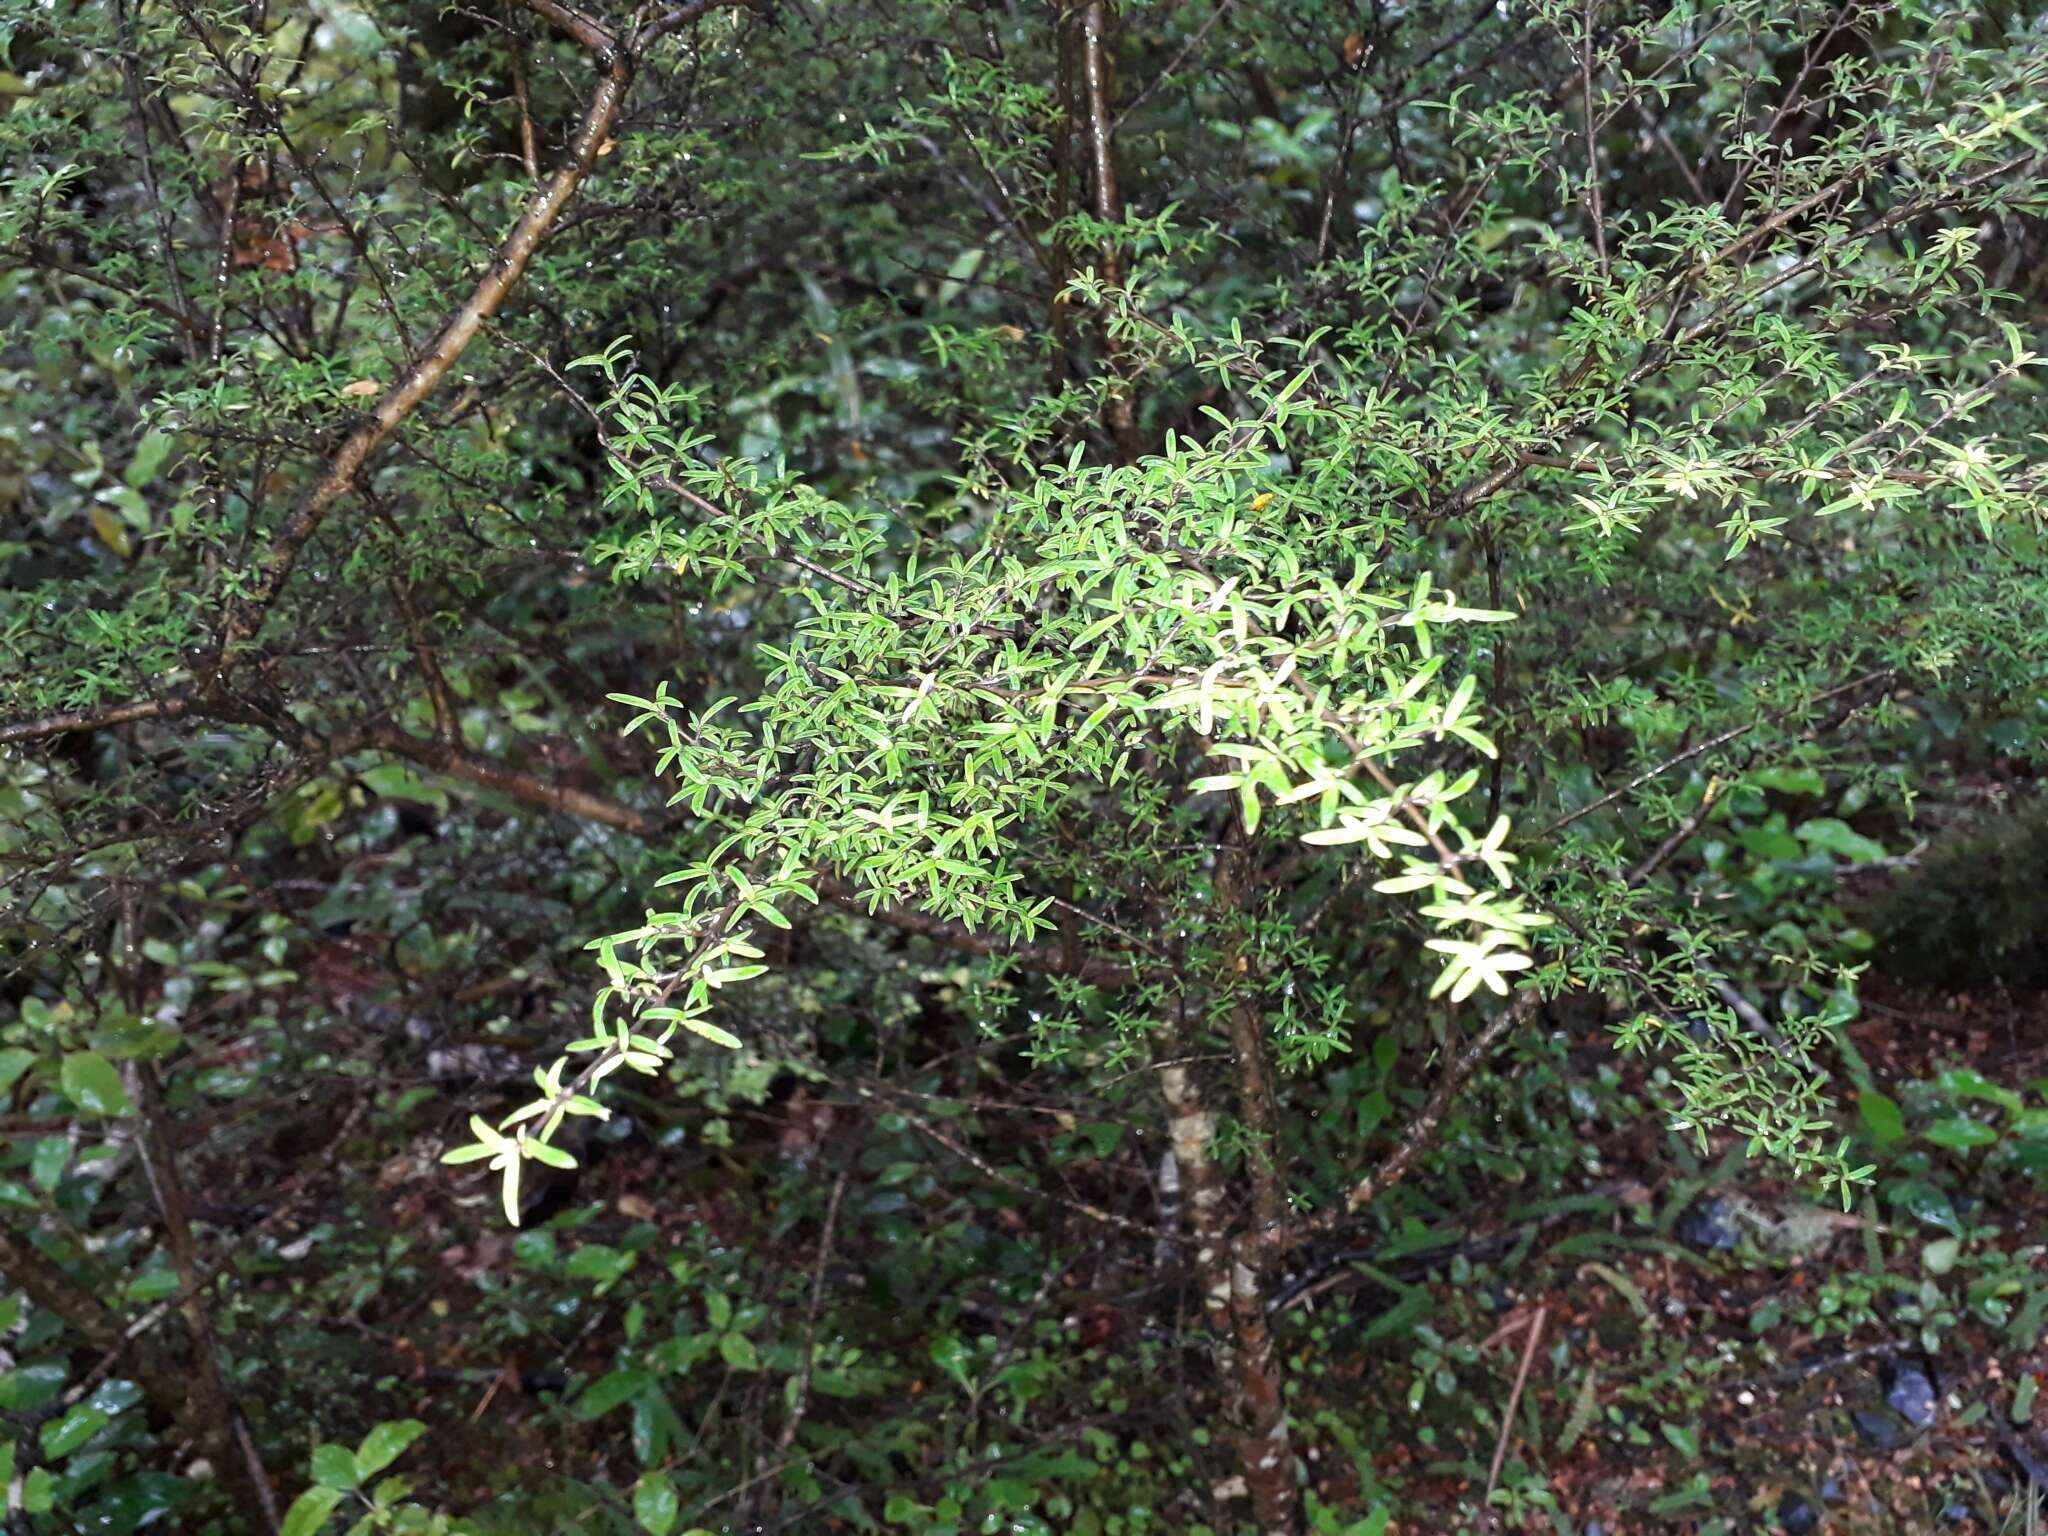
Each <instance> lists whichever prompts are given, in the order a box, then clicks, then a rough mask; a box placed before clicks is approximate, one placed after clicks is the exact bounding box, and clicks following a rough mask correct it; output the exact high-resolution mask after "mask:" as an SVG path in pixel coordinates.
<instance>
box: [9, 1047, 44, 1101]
mask: <svg viewBox="0 0 2048 1536" xmlns="http://www.w3.org/2000/svg"><path fill="white" fill-rule="evenodd" d="M35 1064H36V1053H35V1052H34V1051H25V1050H23V1049H22V1048H21V1047H20V1046H18V1045H10V1046H8V1047H7V1048H6V1049H5V1050H0V1093H5V1092H6V1091H7V1090H8V1089H10V1088H12V1087H13V1086H14V1084H15V1081H16V1080H17V1079H18V1078H19V1077H20V1076H21V1074H22V1073H24V1072H26V1071H27V1070H28V1069H29V1068H30V1067H32V1066H34V1065H35Z"/></svg>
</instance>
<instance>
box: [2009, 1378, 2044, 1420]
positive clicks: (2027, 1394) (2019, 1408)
mask: <svg viewBox="0 0 2048 1536" xmlns="http://www.w3.org/2000/svg"><path fill="white" fill-rule="evenodd" d="M2040 1386H2041V1382H2040V1378H2039V1377H2037V1376H2035V1375H2034V1374H2033V1373H2031V1372H2028V1373H2027V1374H2025V1375H2023V1376H2021V1377H2020V1379H2019V1383H2018V1385H2017V1386H2015V1387H2014V1388H2013V1393H2012V1421H2013V1423H2015V1424H2031V1423H2033V1421H2034V1394H2035V1393H2036V1392H2037V1391H2039V1390H2040Z"/></svg>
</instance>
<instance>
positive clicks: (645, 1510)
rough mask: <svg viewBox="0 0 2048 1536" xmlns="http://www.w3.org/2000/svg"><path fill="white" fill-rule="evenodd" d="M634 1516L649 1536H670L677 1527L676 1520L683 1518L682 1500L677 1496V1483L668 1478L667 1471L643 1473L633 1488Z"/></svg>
mask: <svg viewBox="0 0 2048 1536" xmlns="http://www.w3.org/2000/svg"><path fill="white" fill-rule="evenodd" d="M633 1518H634V1519H635V1520H637V1521H639V1522H640V1528H641V1529H642V1530H644V1531H646V1532H647V1533H648V1536H669V1532H671V1531H673V1530H674V1529H675V1528H676V1521H677V1520H679V1519H681V1518H682V1500H681V1499H679V1498H678V1497H677V1496H676V1485H675V1484H674V1483H672V1482H670V1481H669V1480H668V1474H667V1473H665V1472H648V1473H645V1474H643V1475H642V1477H641V1479H640V1482H639V1484H638V1485H637V1486H636V1487H635V1488H634V1489H633Z"/></svg>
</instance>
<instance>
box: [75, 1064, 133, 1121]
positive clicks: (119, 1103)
mask: <svg viewBox="0 0 2048 1536" xmlns="http://www.w3.org/2000/svg"><path fill="white" fill-rule="evenodd" d="M61 1081H62V1084H63V1088H64V1097H66V1098H67V1099H69V1100H70V1101H71V1102H72V1103H73V1104H76V1105H77V1106H78V1107H79V1108H80V1109H82V1110H84V1111H85V1112H86V1113H87V1114H89V1115H107V1116H116V1115H125V1114H127V1113H129V1108H130V1106H129V1103H128V1095H127V1093H126V1092H125V1091H123V1089H122V1087H121V1074H120V1073H118V1072H116V1071H115V1070H114V1064H113V1063H112V1062H110V1061H108V1060H107V1058H106V1057H104V1056H102V1055H101V1054H100V1053H99V1052H98V1051H73V1052H72V1053H71V1054H70V1055H68V1056H66V1057H65V1058H64V1068H63V1072H62V1074H61Z"/></svg>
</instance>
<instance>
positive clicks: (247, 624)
mask: <svg viewBox="0 0 2048 1536" xmlns="http://www.w3.org/2000/svg"><path fill="white" fill-rule="evenodd" d="M523 3H525V4H527V5H528V6H529V7H530V8H531V9H533V10H534V11H536V12H537V13H539V14H540V15H541V16H543V17H545V18H547V19H548V20H549V21H551V22H553V23H554V24H555V25H557V26H560V27H562V28H563V30H565V31H567V32H568V33H569V34H570V35H571V36H572V37H575V38H576V39H577V40H578V41H579V42H583V43H585V44H586V46H588V47H590V48H591V49H592V51H593V52H594V53H595V54H596V55H597V58H598V62H599V64H600V65H601V67H602V68H603V71H604V73H603V76H602V78H601V79H600V80H599V82H598V85H597V88H596V90H595V91H594V92H593V93H592V95H591V98H590V103H589V105H588V106H587V107H586V108H585V109H584V113H583V119H582V122H581V123H580V124H578V126H577V129H576V132H575V134H574V136H573V137H572V138H571V140H570V145H569V153H568V157H567V159H566V160H564V162H563V163H562V165H561V166H560V167H559V168H557V170H556V171H555V173H554V175H553V176H552V177H550V178H549V179H548V181H547V183H546V184H545V185H544V186H542V187H541V188H540V189H539V190H538V191H537V192H536V193H535V194H534V195H533V197H532V199H531V200H530V201H529V202H528V203H527V206H526V211H525V213H523V214H522V215H521V216H520V219H519V222H518V223H517V224H516V225H514V226H513V228H512V232H511V233H510V234H508V235H507V236H506V237H505V240H504V243H503V244H502V245H500V246H499V247H498V251H497V254H496V255H495V256H494V257H493V258H492V260H491V262H490V265H489V266H487V267H486V268H485V269H484V272H483V275H482V277H481V278H480V279H479V280H478V282H477V285H476V287H475V288H474V289H473V290H472V291H471V293H470V295H469V297H468V298H467V299H466V300H464V301H463V303H462V305H461V306H460V307H459V308H458V309H457V310H456V311H455V313H454V314H453V315H451V316H450V317H449V319H448V322H447V323H446V324H445V325H444V326H442V328H441V332H440V334H439V335H438V336H436V337H435V338H434V340H433V341H432V342H431V343H430V344H429V345H428V346H427V348H426V350H425V351H424V352H422V353H421V354H420V356H419V357H418V359H417V360H415V361H414V362H413V364H412V365H411V366H410V367H409V368H407V369H406V370H405V372H404V374H403V375H402V376H401V377H400V378H399V380H398V382H397V383H396V384H394V385H393V386H392V388H391V390H390V391H389V392H388V393H387V394H386V395H385V396H384V397H383V399H381V400H379V401H378V402H377V404H376V406H375V408H374V409H372V411H371V412H370V415H369V417H368V418H367V419H366V420H365V421H364V422H363V423H362V425H360V426H358V427H357V428H356V429H355V431H353V432H351V433H350V434H349V435H348V436H347V437H346V438H345V439H343V441H342V443H341V446H340V447H339V448H337V449H336V450H335V451H334V454H333V456H332V457H330V458H329V459H328V461H327V468H326V470H325V472H324V473H323V474H322V475H321V476H320V478H319V479H318V480H317V481H316V482H314V485H313V487H312V489H311V490H310V491H308V492H307V493H306V496H305V498H304V500H302V501H301V502H300V503H299V506H298V509H297V510H296V511H295V512H293V514H292V515H291V517H290V518H289V519H288V520H287V521H286V522H285V525H284V527H283V528H282V529H280V530H279V532H278V534H277V537H276V538H275V540H274V541H273V542H272V544H271V547H270V552H269V554H268V555H267V556H266V557H265V558H264V560H263V562H262V564H261V566H260V567H259V569H258V571H257V574H256V579H255V581H254V582H253V583H252V584H251V587H250V590H249V593H248V595H247V596H246V597H245V598H243V599H242V600H241V601H240V602H239V603H237V604H236V605H235V606H234V608H233V609H232V610H231V612H230V613H229V616H228V619H227V622H226V623H225V624H224V625H223V627H222V630H221V635H220V638H219V641H218V643H217V645H216V647H215V649H214V652H213V654H212V655H211V656H210V657H209V658H207V661H206V664H205V665H204V666H203V667H202V668H201V670H200V679H201V686H202V688H205V689H208V690H211V689H212V688H214V687H216V686H217V685H218V682H219V679H220V676H221V674H222V673H223V672H224V671H225V670H226V669H227V668H228V667H230V666H232V665H233V663H234V661H235V660H236V658H237V653H238V652H239V651H240V650H241V649H242V648H243V647H244V646H246V645H247V644H248V643H249V642H250V641H251V640H253V639H254V638H255V637H256V636H257V634H258V633H259V632H260V631H261V629H262V627H263V622H264V619H265V618H266V617H267V615H268V614H269V612H270V608H271V605H272V604H274V603H275V602H276V601H277V597H278V594H279V593H280V592H282V591H283V590H284V586H285V583H286V582H287V581H289V580H290V579H291V574H292V570H293V568H294V567H295V566H296V565H297V564H298V560H299V556H300V554H301V553H302V552H303V551H304V550H305V547H306V545H307V543H308V542H309V541H310V540H311V539H312V537H313V535H314V534H316V533H318V532H319V531H320V526H321V524H322V523H324V522H325V521H326V520H327V515H328V513H330V512H331V511H332V510H333V509H334V506H335V503H337V502H338V501H340V500H341V498H342V496H343V495H344V494H346V493H347V491H348V490H349V488H350V487H351V486H352V485H353V484H354V483H355V479H356V476H357V475H358V474H359V473H361V471H362V469H363V467H364V465H365V464H366V462H367V461H368V459H369V457H370V455H371V454H372V453H373V452H374V451H375V450H376V449H377V448H378V447H379V446H380V445H381V444H382V443H383V442H384V440H385V439H386V438H388V437H389V436H391V434H392V433H393V432H395V431H397V430H398V428H399V427H400V426H401V425H402V424H403V423H404V422H405V420H406V418H407V417H409V416H411V415H412V413H413V411H414V410H415V409H417V408H418V406H419V404H420V402H421V401H423V400H425V399H426V398H427V396H428V395H430V394H432V393H433V392H434V390H435V388H436V387H437V386H439V384H440V383H441V381H442V379H444V378H445V377H447V374H448V371H449V370H450V369H451V368H453V367H454V366H455V363H456V361H457V360H458V359H459V358H461V356H462V354H463V352H464V351H465V350H467V348H468V346H469V344H470V342H471V341H473V340H475V338H476V335H477V332H478V331H480V330H482V329H483V326H484V322H485V321H487V320H489V319H490V318H491V316H492V315H494V314H496V313H497V312H498V308H499V306H500V305H502V304H503V303H504V302H505V299H506V297H507V296H508V295H509V294H510V293H511V292H512V290H513V289H514V288H515V287H517V286H518V284H519V281H520V279H521V278H522V277H523V276H525V273H526V268H527V265H528V264H529V263H530V262H531V261H532V260H533V256H534V253H535V252H536V251H537V250H538V249H539V248H540V245H541V242H542V241H543V240H545V239H546V238H547V235H548V232H549V231H550V230H551V229H552V228H553V227H554V225H555V222H556V221H557V220H558V219H559V218H560V217H561V215H562V211H563V210H564V209H565V208H566V207H567V206H568V205H569V201H570V199H571V198H573V197H574V196H575V195H576V190H577V188H579V187H580V186H582V184H583V181H584V179H585V178H586V177H587V176H589V174H590V171H591V167H592V166H594V165H595V164H596V163H597V157H598V151H599V149H600V148H601V147H602V146H603V145H604V143H605V141H606V140H607V139H608V138H609V137H610V136H611V130H612V127H613V125H614V124H615V123H616V122H617V121H618V116H619V110H620V107H621V106H622V105H623V103H624V101H625V97H626V90H627V87H628V86H629V85H630V84H631V81H632V67H631V63H630V61H629V60H628V59H627V58H626V57H625V56H624V55H622V54H621V53H620V52H619V50H618V48H617V44H616V41H615V40H614V39H612V37H611V34H610V33H608V32H605V31H604V30H603V29H602V28H601V27H597V25H596V23H594V22H592V21H590V19H589V18H588V17H585V16H582V15H581V13H580V12H573V11H570V10H568V9H567V8H566V7H564V6H562V5H560V4H558V3H557V0H523Z"/></svg>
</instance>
